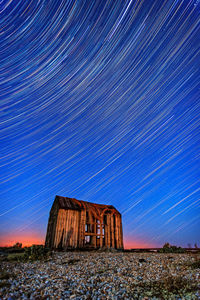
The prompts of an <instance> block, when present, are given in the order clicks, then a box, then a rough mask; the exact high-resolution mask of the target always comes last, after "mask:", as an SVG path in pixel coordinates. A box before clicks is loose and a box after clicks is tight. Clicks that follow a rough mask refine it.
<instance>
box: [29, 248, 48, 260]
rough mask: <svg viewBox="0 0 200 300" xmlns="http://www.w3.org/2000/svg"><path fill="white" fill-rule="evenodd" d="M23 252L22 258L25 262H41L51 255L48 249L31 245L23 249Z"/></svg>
mask: <svg viewBox="0 0 200 300" xmlns="http://www.w3.org/2000/svg"><path fill="white" fill-rule="evenodd" d="M24 250H25V254H24V258H25V259H26V260H41V259H46V258H48V257H49V256H50V255H51V251H50V249H49V248H46V247H45V246H43V245H32V246H31V247H25V248H24Z"/></svg>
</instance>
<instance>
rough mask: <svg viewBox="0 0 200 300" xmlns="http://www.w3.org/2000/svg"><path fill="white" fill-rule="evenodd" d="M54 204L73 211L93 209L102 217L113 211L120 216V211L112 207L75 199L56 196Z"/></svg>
mask: <svg viewBox="0 0 200 300" xmlns="http://www.w3.org/2000/svg"><path fill="white" fill-rule="evenodd" d="M54 202H57V203H58V205H59V208H61V209H72V210H84V209H86V210H87V209H92V211H93V212H95V214H96V215H97V216H100V215H102V213H103V212H104V211H107V210H108V211H112V212H114V213H117V214H119V212H118V210H117V209H116V208H115V207H114V206H112V205H105V204H97V203H91V202H87V201H83V200H77V199H75V198H69V197H62V196H58V195H56V197H55V200H54Z"/></svg>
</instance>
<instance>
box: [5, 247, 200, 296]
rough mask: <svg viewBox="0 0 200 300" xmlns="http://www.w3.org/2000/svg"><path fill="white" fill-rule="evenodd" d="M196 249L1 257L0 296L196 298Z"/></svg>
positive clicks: (198, 292) (199, 272) (199, 292)
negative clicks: (30, 259)
mask: <svg viewBox="0 0 200 300" xmlns="http://www.w3.org/2000/svg"><path fill="white" fill-rule="evenodd" d="M197 259H199V257H198V254H195V255H194V254H193V255H192V254H158V253H126V252H100V251H96V252H58V253H54V254H53V257H52V258H50V259H49V260H47V261H44V262H41V261H36V262H33V263H30V262H28V263H22V262H19V263H16V262H2V263H1V273H2V272H6V273H7V274H9V275H8V276H7V278H4V277H6V276H4V277H3V276H1V280H0V284H1V285H0V299H9V300H11V299H13V300H14V299H38V300H39V299H77V300H78V299H80V300H81V299H92V300H93V299H94V300H103V299H113V300H115V299H116V300H117V299H200V280H199V279H200V277H199V276H200V269H199V267H198V265H197V267H194V266H195V264H194V263H195V261H197Z"/></svg>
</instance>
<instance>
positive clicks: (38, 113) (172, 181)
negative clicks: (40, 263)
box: [0, 0, 200, 247]
mask: <svg viewBox="0 0 200 300" xmlns="http://www.w3.org/2000/svg"><path fill="white" fill-rule="evenodd" d="M0 11H1V14H0V100H1V101H0V102H1V123H0V130H1V135H0V138H1V139H0V141H1V168H0V180H1V185H0V192H1V210H0V240H1V245H9V244H13V243H14V242H17V241H19V242H23V243H24V244H32V243H42V242H44V239H45V233H46V227H47V222H48V215H49V211H50V208H51V205H52V203H53V200H54V197H55V195H61V196H66V197H74V198H77V199H81V200H85V201H90V202H96V203H101V204H112V205H114V206H115V207H116V208H117V209H118V210H119V211H120V212H121V213H122V218H123V231H124V242H125V247H153V246H155V247H156V246H162V245H163V244H164V243H165V242H169V243H171V244H175V245H178V246H186V247H187V245H188V243H190V244H191V245H192V246H193V245H194V243H197V244H198V245H199V246H200V230H199V228H200V218H199V216H200V205H199V204H200V201H199V198H200V197H199V196H200V187H199V175H200V171H199V169H200V168H199V166H200V164H199V145H200V135H199V127H200V101H199V88H198V86H199V82H200V72H199V65H200V55H199V53H200V52H199V36H200V26H199V21H200V18H199V13H200V1H199V0H182V1H181V0H180V1H179V0H176V1H175V0H173V1H171V0H167V1H160V0H159V1H157V0H154V1H152V0H144V1H142V0H141V1H140V0H137V1H134V0H128V1H126V0H124V1H121V0H103V1H102V0H101V1H100V0H95V1H93V0H87V1H78V0H77V1H67V0H62V1H61V0H51V1H50V0H48V1H47V0H46V1H45V0H38V1H36V0H32V1H31V0H27V1H25V0H3V1H1V3H0Z"/></svg>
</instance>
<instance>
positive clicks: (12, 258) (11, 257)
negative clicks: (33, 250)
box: [6, 253, 25, 261]
mask: <svg viewBox="0 0 200 300" xmlns="http://www.w3.org/2000/svg"><path fill="white" fill-rule="evenodd" d="M24 259H25V253H12V254H8V256H7V258H6V260H7V261H22V260H24Z"/></svg>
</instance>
